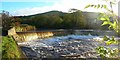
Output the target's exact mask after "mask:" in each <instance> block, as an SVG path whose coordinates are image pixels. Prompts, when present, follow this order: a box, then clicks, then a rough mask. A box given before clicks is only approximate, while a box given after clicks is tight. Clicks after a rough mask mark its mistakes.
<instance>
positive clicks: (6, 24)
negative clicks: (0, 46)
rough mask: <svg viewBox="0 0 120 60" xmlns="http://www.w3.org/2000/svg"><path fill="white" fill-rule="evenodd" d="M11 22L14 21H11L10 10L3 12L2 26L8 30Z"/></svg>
mask: <svg viewBox="0 0 120 60" xmlns="http://www.w3.org/2000/svg"><path fill="white" fill-rule="evenodd" d="M11 23H12V21H11V18H10V15H9V12H7V11H3V12H2V27H3V30H5V31H7V30H8V29H10V27H11Z"/></svg>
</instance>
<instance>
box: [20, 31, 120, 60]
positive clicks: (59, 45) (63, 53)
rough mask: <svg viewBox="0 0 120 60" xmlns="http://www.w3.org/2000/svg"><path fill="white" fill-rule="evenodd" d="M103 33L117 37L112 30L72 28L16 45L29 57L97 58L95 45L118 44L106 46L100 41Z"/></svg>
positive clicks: (116, 46)
mask: <svg viewBox="0 0 120 60" xmlns="http://www.w3.org/2000/svg"><path fill="white" fill-rule="evenodd" d="M104 35H107V36H108V37H111V36H116V38H115V39H116V40H118V39H119V37H117V35H116V34H115V33H114V32H112V31H101V30H74V33H73V32H72V34H68V35H64V36H62V35H61V36H53V37H49V38H44V39H36V40H33V41H27V42H23V43H18V45H20V46H21V48H22V50H23V52H24V53H25V54H26V56H27V57H30V58H62V57H67V58H98V57H100V56H99V55H98V54H97V53H96V51H95V48H96V47H98V46H105V47H109V48H118V45H110V46H106V44H105V43H104V42H102V37H103V36H104Z"/></svg>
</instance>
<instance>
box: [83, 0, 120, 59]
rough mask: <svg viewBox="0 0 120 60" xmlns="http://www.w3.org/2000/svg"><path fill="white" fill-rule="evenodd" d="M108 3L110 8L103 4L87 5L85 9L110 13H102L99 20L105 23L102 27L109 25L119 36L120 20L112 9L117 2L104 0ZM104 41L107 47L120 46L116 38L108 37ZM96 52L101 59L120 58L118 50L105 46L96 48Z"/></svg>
mask: <svg viewBox="0 0 120 60" xmlns="http://www.w3.org/2000/svg"><path fill="white" fill-rule="evenodd" d="M103 1H106V2H107V3H109V4H110V5H109V7H110V9H109V8H108V6H107V5H102V4H98V5H94V4H93V5H92V4H91V5H87V6H86V7H85V8H89V7H93V8H97V9H101V8H103V9H105V10H106V11H107V12H108V13H106V12H104V13H100V16H99V18H98V19H99V20H101V21H103V24H102V25H101V26H104V25H109V27H108V28H109V29H113V30H114V31H116V32H117V33H118V34H119V33H120V32H119V24H118V18H116V17H117V16H116V15H115V14H114V12H113V10H112V7H113V5H115V0H103ZM103 41H104V42H105V43H106V45H110V44H118V41H117V40H115V39H114V36H112V38H109V37H107V36H104V37H103ZM96 51H97V52H98V54H99V55H100V56H101V57H118V56H117V55H118V49H110V48H105V47H103V46H99V47H97V48H96Z"/></svg>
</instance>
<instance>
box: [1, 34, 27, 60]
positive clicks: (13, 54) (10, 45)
mask: <svg viewBox="0 0 120 60" xmlns="http://www.w3.org/2000/svg"><path fill="white" fill-rule="evenodd" d="M0 45H1V44H0ZM24 57H25V56H24V54H23V52H22V51H21V49H20V48H19V47H18V45H17V43H16V41H15V40H14V39H13V37H11V36H4V37H2V58H8V59H11V58H24Z"/></svg>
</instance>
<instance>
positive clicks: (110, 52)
mask: <svg viewBox="0 0 120 60" xmlns="http://www.w3.org/2000/svg"><path fill="white" fill-rule="evenodd" d="M96 51H97V52H98V54H99V55H100V56H101V57H103V58H104V57H118V56H117V55H118V49H110V48H105V47H103V46H99V47H97V48H96Z"/></svg>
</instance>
